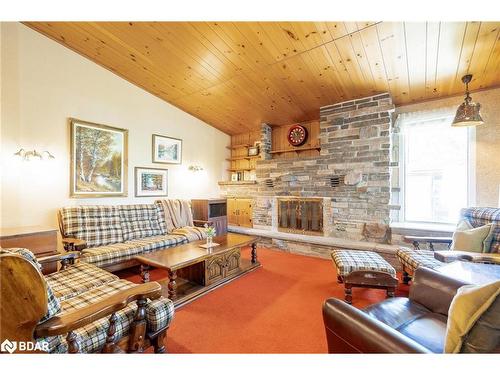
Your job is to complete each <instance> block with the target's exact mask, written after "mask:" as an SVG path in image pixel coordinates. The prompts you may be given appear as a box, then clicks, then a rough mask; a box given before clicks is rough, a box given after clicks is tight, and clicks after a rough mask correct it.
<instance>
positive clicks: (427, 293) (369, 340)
mask: <svg viewBox="0 0 500 375" xmlns="http://www.w3.org/2000/svg"><path fill="white" fill-rule="evenodd" d="M462 285H464V283H462V282H460V281H458V280H455V279H451V278H448V277H446V276H444V275H442V274H440V273H438V272H436V271H433V270H431V269H427V268H419V269H417V271H416V272H415V277H414V281H413V284H412V286H411V288H410V294H409V298H403V297H397V298H389V299H387V300H384V301H382V302H380V303H376V304H374V305H371V306H368V307H367V308H365V309H364V310H360V309H357V308H355V307H353V306H351V305H348V304H347V303H345V302H344V301H341V300H339V299H336V298H330V299H327V300H326V301H325V303H324V304H323V320H324V323H325V329H326V337H327V341H328V352H329V353H442V352H443V349H444V338H445V334H446V323H447V320H448V316H447V314H448V309H449V307H450V304H451V301H452V299H453V297H454V296H455V294H456V291H457V289H458V288H459V287H461V286H462Z"/></svg>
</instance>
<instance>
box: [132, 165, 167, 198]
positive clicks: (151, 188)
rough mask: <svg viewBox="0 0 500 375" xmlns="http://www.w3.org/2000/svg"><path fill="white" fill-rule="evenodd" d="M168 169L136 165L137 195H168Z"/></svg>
mask: <svg viewBox="0 0 500 375" xmlns="http://www.w3.org/2000/svg"><path fill="white" fill-rule="evenodd" d="M167 177H168V170H167V169H161V168H143V167H135V196H136V197H166V196H167V195H168V179H167Z"/></svg>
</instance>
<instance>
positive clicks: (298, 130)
mask: <svg viewBox="0 0 500 375" xmlns="http://www.w3.org/2000/svg"><path fill="white" fill-rule="evenodd" d="M306 140H307V129H306V128H304V127H303V126H302V125H293V126H291V127H290V129H288V143H290V144H291V145H292V146H301V145H303V144H304V143H305V141H306Z"/></svg>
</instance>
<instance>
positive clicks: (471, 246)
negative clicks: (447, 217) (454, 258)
mask: <svg viewBox="0 0 500 375" xmlns="http://www.w3.org/2000/svg"><path fill="white" fill-rule="evenodd" d="M491 241H493V225H492V224H486V225H483V226H481V227H477V228H474V227H473V226H472V225H471V224H470V223H469V222H468V221H466V220H462V221H461V222H460V223H458V225H457V229H456V230H455V232H454V233H453V242H452V243H451V247H450V249H451V250H461V251H471V252H474V253H487V252H488V251H489V248H490V246H491Z"/></svg>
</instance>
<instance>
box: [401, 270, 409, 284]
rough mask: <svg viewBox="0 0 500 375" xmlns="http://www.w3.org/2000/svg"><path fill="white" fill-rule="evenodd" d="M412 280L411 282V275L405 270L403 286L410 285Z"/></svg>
mask: <svg viewBox="0 0 500 375" xmlns="http://www.w3.org/2000/svg"><path fill="white" fill-rule="evenodd" d="M410 280H411V277H410V274H409V273H408V272H406V271H405V270H403V284H406V285H408V284H409V283H410Z"/></svg>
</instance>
